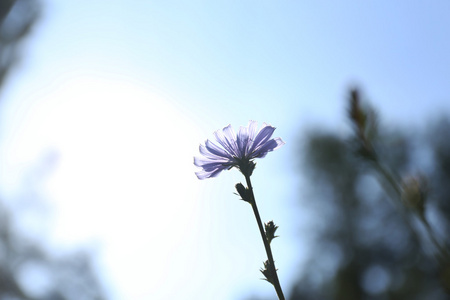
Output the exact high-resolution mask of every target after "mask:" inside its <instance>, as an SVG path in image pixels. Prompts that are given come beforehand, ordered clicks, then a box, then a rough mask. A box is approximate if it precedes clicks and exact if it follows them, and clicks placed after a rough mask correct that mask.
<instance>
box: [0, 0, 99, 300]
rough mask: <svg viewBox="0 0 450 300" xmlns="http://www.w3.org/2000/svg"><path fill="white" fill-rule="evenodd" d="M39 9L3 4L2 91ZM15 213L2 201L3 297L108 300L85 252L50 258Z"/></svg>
mask: <svg viewBox="0 0 450 300" xmlns="http://www.w3.org/2000/svg"><path fill="white" fill-rule="evenodd" d="M39 8H40V7H39V5H38V3H37V2H36V1H33V0H2V1H0V88H1V87H2V86H3V84H4V82H5V78H6V77H7V75H8V73H9V71H10V70H11V67H12V66H13V65H14V63H15V62H17V60H18V58H19V49H20V43H21V42H22V40H23V39H24V37H25V36H26V35H27V34H28V33H29V32H30V29H31V28H32V26H33V25H34V24H35V22H36V20H37V18H38V12H39ZM28 188H29V187H28ZM32 200H36V201H37V199H32ZM17 213H18V212H17V211H15V212H14V213H12V211H11V210H9V209H7V208H6V206H5V205H3V204H2V203H0V299H5V300H6V299H15V300H44V299H45V300H69V299H74V300H75V299H77V300H79V299H86V300H90V299H92V300H93V299H105V298H104V296H103V291H102V289H101V286H100V284H99V281H98V279H97V278H96V276H95V275H94V274H95V273H94V271H93V268H92V266H91V260H90V257H89V255H88V254H87V252H83V251H77V252H75V253H72V254H69V255H67V254H64V255H60V256H58V257H56V256H55V255H54V254H50V252H49V251H47V250H46V249H45V248H44V247H43V246H42V245H40V244H39V243H38V242H36V241H35V240H33V239H31V238H30V237H27V236H26V235H25V234H24V233H23V232H20V231H19V230H18V229H17V226H15V225H16V223H17V219H18V215H17Z"/></svg>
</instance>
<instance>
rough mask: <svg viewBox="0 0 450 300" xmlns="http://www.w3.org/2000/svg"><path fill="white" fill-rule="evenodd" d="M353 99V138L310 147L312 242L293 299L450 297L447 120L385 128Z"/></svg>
mask: <svg viewBox="0 0 450 300" xmlns="http://www.w3.org/2000/svg"><path fill="white" fill-rule="evenodd" d="M349 98H350V99H349V100H350V101H349V120H350V121H351V125H352V126H353V132H352V133H351V134H349V135H345V136H343V135H342V134H338V133H336V132H332V131H325V130H323V129H321V128H319V129H315V130H312V131H310V132H309V133H308V134H307V135H306V138H304V139H303V140H305V139H306V143H303V144H304V145H305V146H304V148H302V149H301V153H300V156H301V157H302V159H301V170H300V171H301V172H302V173H304V174H306V175H307V178H308V179H309V180H310V183H311V184H310V185H309V191H308V193H307V194H308V195H310V197H308V199H299V202H298V209H302V210H305V209H309V211H311V214H313V215H314V216H315V218H314V220H313V221H312V222H313V224H311V226H310V227H309V228H308V230H309V231H312V232H313V235H314V236H315V242H314V243H312V245H309V246H310V247H312V250H311V253H312V254H313V255H312V257H310V258H309V260H308V262H307V264H306V267H305V268H303V269H302V270H301V271H300V272H301V273H299V274H298V276H299V278H298V280H297V281H296V283H295V284H294V286H292V287H291V288H290V293H288V294H289V295H290V296H289V299H291V300H317V299H320V300H362V299H383V300H384V299H386V300H391V299H405V300H406V299H408V300H411V299H434V300H440V299H449V298H450V295H449V294H447V293H448V291H449V290H450V289H449V287H450V268H449V265H450V264H449V256H448V250H447V249H448V246H449V244H448V232H450V185H449V184H448V183H449V182H450V138H449V132H450V122H449V121H448V119H447V118H444V117H443V118H441V119H438V120H436V121H435V122H434V123H433V124H432V125H430V126H429V127H428V128H426V130H424V131H423V132H421V133H419V131H414V132H413V131H407V130H405V129H403V130H400V129H397V130H394V129H392V128H390V129H389V130H388V129H386V128H383V126H382V125H381V124H379V122H378V118H377V115H376V113H375V112H374V110H373V109H371V108H370V107H369V106H368V105H367V103H364V102H363V101H361V99H360V93H359V91H357V90H353V91H351V92H350V97H349ZM304 194H305V193H302V195H304Z"/></svg>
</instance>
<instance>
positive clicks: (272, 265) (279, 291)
mask: <svg viewBox="0 0 450 300" xmlns="http://www.w3.org/2000/svg"><path fill="white" fill-rule="evenodd" d="M244 176H245V180H246V181H247V187H248V189H249V191H250V194H251V198H252V199H251V202H250V204H251V205H252V208H253V212H254V214H255V218H256V222H257V223H258V227H259V232H260V233H261V238H262V240H263V243H264V248H265V249H266V253H267V258H268V260H269V264H270V266H269V267H270V268H272V270H271V273H272V274H273V276H274V282H273V286H274V287H275V291H276V292H277V295H278V299H279V300H284V299H285V298H284V295H283V291H282V289H281V285H280V281H279V280H278V275H277V269H276V268H275V263H274V261H273V256H272V250H271V249H270V244H269V241H268V240H267V238H266V234H265V232H264V228H263V225H262V222H261V217H260V216H259V211H258V207H257V206H256V200H255V195H254V194H253V187H252V183H251V181H250V176H248V175H244Z"/></svg>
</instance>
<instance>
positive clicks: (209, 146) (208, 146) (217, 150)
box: [205, 140, 231, 158]
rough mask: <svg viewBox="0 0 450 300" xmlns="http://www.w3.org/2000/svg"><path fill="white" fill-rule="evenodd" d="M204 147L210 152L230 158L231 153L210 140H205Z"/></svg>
mask: <svg viewBox="0 0 450 300" xmlns="http://www.w3.org/2000/svg"><path fill="white" fill-rule="evenodd" d="M205 147H206V149H207V150H208V151H209V152H211V153H212V154H214V155H216V156H220V157H225V158H231V155H230V154H229V153H227V152H226V151H224V150H223V149H222V148H220V147H219V146H217V145H216V144H214V143H213V142H211V141H210V140H206V142H205Z"/></svg>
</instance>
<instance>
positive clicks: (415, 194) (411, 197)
mask: <svg viewBox="0 0 450 300" xmlns="http://www.w3.org/2000/svg"><path fill="white" fill-rule="evenodd" d="M426 194H427V186H426V181H425V178H424V177H423V176H417V177H408V178H406V179H405V180H404V181H403V183H402V201H403V203H404V204H405V205H406V206H407V207H409V208H412V209H414V210H416V211H417V212H418V213H419V214H420V215H422V216H423V214H424V212H425V200H426Z"/></svg>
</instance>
